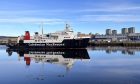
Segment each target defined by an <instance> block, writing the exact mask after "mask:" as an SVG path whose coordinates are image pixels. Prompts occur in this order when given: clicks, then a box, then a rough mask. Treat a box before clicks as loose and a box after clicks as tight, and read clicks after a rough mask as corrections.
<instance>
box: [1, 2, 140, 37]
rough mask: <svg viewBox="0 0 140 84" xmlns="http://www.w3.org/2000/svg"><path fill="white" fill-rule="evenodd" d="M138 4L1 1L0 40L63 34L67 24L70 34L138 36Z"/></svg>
mask: <svg viewBox="0 0 140 84" xmlns="http://www.w3.org/2000/svg"><path fill="white" fill-rule="evenodd" d="M139 11H140V1H138V0H115V1H114V0H1V1H0V28H1V30H0V36H19V35H21V34H24V31H26V30H29V31H31V34H33V33H34V32H36V31H38V32H41V27H40V26H41V23H42V22H43V23H44V32H45V33H49V32H55V31H59V30H63V29H64V27H65V23H69V24H70V25H71V26H72V28H73V30H74V31H75V33H76V32H83V33H90V32H92V33H100V34H105V30H106V29H113V30H118V32H121V29H122V28H128V27H135V29H136V32H140V12H139Z"/></svg>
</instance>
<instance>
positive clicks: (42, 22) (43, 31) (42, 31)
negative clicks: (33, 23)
mask: <svg viewBox="0 0 140 84" xmlns="http://www.w3.org/2000/svg"><path fill="white" fill-rule="evenodd" d="M41 27H42V35H43V33H44V30H43V22H42V25H41Z"/></svg>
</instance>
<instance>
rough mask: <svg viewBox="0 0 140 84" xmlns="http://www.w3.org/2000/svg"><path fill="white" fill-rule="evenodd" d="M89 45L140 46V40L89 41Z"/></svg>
mask: <svg viewBox="0 0 140 84" xmlns="http://www.w3.org/2000/svg"><path fill="white" fill-rule="evenodd" d="M88 45H89V46H124V47H125V46H126V47H127V46H128V47H129V46H134V47H137V46H140V42H89V44H88Z"/></svg>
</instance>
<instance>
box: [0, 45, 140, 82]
mask: <svg viewBox="0 0 140 84" xmlns="http://www.w3.org/2000/svg"><path fill="white" fill-rule="evenodd" d="M19 54H20V55H19ZM139 79H140V48H124V47H92V48H88V49H87V50H78V51H75V50H71V51H50V50H49V51H27V52H20V51H18V53H17V52H14V51H11V50H8V51H6V47H5V46H0V83H1V84H139V83H140V80H139Z"/></svg>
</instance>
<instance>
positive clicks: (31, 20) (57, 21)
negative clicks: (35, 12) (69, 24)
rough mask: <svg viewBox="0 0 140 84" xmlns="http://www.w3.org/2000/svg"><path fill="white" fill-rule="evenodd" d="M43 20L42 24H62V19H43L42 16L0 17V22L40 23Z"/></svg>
mask: <svg viewBox="0 0 140 84" xmlns="http://www.w3.org/2000/svg"><path fill="white" fill-rule="evenodd" d="M41 22H43V23H44V24H62V23H64V20H63V19H53V18H52V19H43V18H13V19H12V18H7V19H6V18H5V19H0V23H34V24H38V23H39V24H40V23H41Z"/></svg>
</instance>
